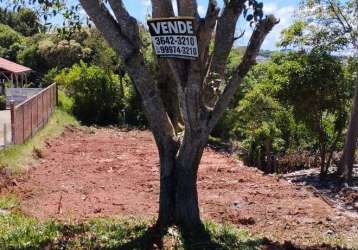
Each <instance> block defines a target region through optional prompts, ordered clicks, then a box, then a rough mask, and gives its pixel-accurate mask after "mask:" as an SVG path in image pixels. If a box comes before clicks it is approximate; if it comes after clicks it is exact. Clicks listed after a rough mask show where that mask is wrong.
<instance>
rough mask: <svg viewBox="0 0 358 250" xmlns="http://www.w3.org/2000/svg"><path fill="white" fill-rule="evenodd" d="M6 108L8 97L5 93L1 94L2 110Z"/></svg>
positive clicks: (0, 106)
mask: <svg viewBox="0 0 358 250" xmlns="http://www.w3.org/2000/svg"><path fill="white" fill-rule="evenodd" d="M5 109H6V97H5V96H3V95H0V110H5Z"/></svg>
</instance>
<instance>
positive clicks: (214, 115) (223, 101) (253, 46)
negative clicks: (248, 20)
mask: <svg viewBox="0 0 358 250" xmlns="http://www.w3.org/2000/svg"><path fill="white" fill-rule="evenodd" d="M277 23H278V21H277V19H276V18H275V17H274V16H272V15H270V16H268V17H266V18H265V19H264V20H262V21H260V22H259V23H258V24H257V26H256V28H255V30H254V32H253V34H252V36H251V38H250V41H249V45H248V46H247V49H246V52H245V55H244V57H243V59H242V61H241V63H240V65H239V66H238V67H237V68H236V70H235V73H234V75H233V76H232V78H231V80H230V81H229V83H228V85H227V86H226V88H225V90H224V92H223V94H222V95H221V96H220V98H219V100H218V102H217V103H216V105H215V108H214V110H213V111H212V112H211V113H210V115H209V119H208V129H209V131H211V130H212V129H213V128H214V127H215V125H216V124H217V122H218V121H219V119H220V117H221V116H222V115H223V114H224V112H225V109H226V108H227V107H228V106H229V103H230V101H231V99H232V98H233V96H234V95H235V93H236V92H237V90H238V88H239V87H240V84H241V82H242V81H243V79H244V78H245V76H246V74H247V73H248V72H249V70H250V69H251V67H252V66H253V65H254V63H255V60H256V56H257V55H258V53H259V52H260V49H261V46H262V43H263V41H264V39H265V37H266V36H267V34H268V33H269V32H270V31H271V30H272V28H273V27H274V26H275V25H276V24H277Z"/></svg>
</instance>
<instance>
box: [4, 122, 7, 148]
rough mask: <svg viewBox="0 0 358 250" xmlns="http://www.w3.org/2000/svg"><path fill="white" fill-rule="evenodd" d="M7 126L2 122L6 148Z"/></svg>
mask: <svg viewBox="0 0 358 250" xmlns="http://www.w3.org/2000/svg"><path fill="white" fill-rule="evenodd" d="M6 136H7V127H6V123H4V147H5V148H6V144H7V138H6Z"/></svg>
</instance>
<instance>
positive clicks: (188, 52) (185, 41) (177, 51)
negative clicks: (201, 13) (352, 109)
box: [148, 17, 199, 60]
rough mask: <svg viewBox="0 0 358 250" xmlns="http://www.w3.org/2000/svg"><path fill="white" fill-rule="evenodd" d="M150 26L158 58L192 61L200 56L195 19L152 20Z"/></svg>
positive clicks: (149, 22)
mask: <svg viewBox="0 0 358 250" xmlns="http://www.w3.org/2000/svg"><path fill="white" fill-rule="evenodd" d="M148 26H149V31H150V34H151V35H152V42H153V47H154V50H155V53H156V54H157V56H159V57H166V58H180V59H191V60H194V59H196V58H197V57H198V56H199V51H198V41H197V38H196V34H195V31H194V19H193V18H180V17H179V18H166V19H151V20H149V21H148Z"/></svg>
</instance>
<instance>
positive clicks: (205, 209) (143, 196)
mask: <svg viewBox="0 0 358 250" xmlns="http://www.w3.org/2000/svg"><path fill="white" fill-rule="evenodd" d="M46 145H47V146H46V148H45V149H44V150H42V151H36V156H37V157H39V161H38V163H37V164H36V165H35V166H32V168H30V170H29V171H28V173H26V174H25V175H23V176H22V177H20V178H17V179H16V180H15V181H14V182H13V185H14V186H13V187H7V188H3V190H2V193H3V194H8V193H15V194H16V195H18V196H19V198H20V200H21V209H22V210H23V211H24V212H25V213H26V214H29V215H33V216H35V217H37V218H39V219H42V220H43V219H47V218H56V219H60V220H68V218H72V219H76V220H83V219H87V218H91V217H102V216H114V215H119V216H122V215H126V216H127V215H134V216H139V217H149V218H150V217H154V216H155V215H156V213H157V209H158V205H157V204H158V194H159V177H158V174H159V172H158V165H159V163H158V156H157V150H156V147H155V143H154V140H153V138H152V136H151V134H150V132H148V131H129V132H125V131H120V130H116V129H86V130H79V129H75V128H68V129H66V131H65V132H64V133H63V135H62V136H60V137H59V138H56V139H53V140H49V141H48V142H47V143H46ZM198 185H199V199H200V205H201V212H202V215H203V217H204V218H207V219H214V220H215V221H217V222H220V223H223V222H229V223H233V224H235V225H237V226H238V227H243V228H248V229H249V230H250V231H252V232H254V233H259V234H262V235H265V236H269V237H271V238H272V239H275V240H280V241H284V240H292V241H294V242H297V243H303V244H314V243H317V242H322V241H329V240H334V241H336V240H338V241H340V240H344V241H345V242H348V243H349V244H350V245H354V244H357V242H358V229H357V226H358V219H357V218H354V214H353V215H352V214H351V217H349V216H348V215H346V214H344V213H342V212H338V211H337V210H335V209H334V208H332V207H331V206H330V205H328V204H327V203H326V202H325V201H324V200H323V199H322V198H320V197H319V196H318V197H317V196H315V195H314V194H313V193H312V192H310V191H309V190H307V189H305V188H302V187H297V186H294V185H292V184H290V183H288V182H286V181H285V180H282V179H279V178H277V177H273V176H265V175H263V174H262V173H260V172H259V171H256V170H255V169H250V168H247V167H245V166H243V165H242V163H241V162H238V161H235V160H233V159H232V158H231V157H230V156H228V155H226V154H223V153H218V152H215V151H213V150H211V149H207V150H206V151H205V153H204V157H203V160H202V163H201V167H200V171H199V182H198ZM356 247H358V246H356Z"/></svg>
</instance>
